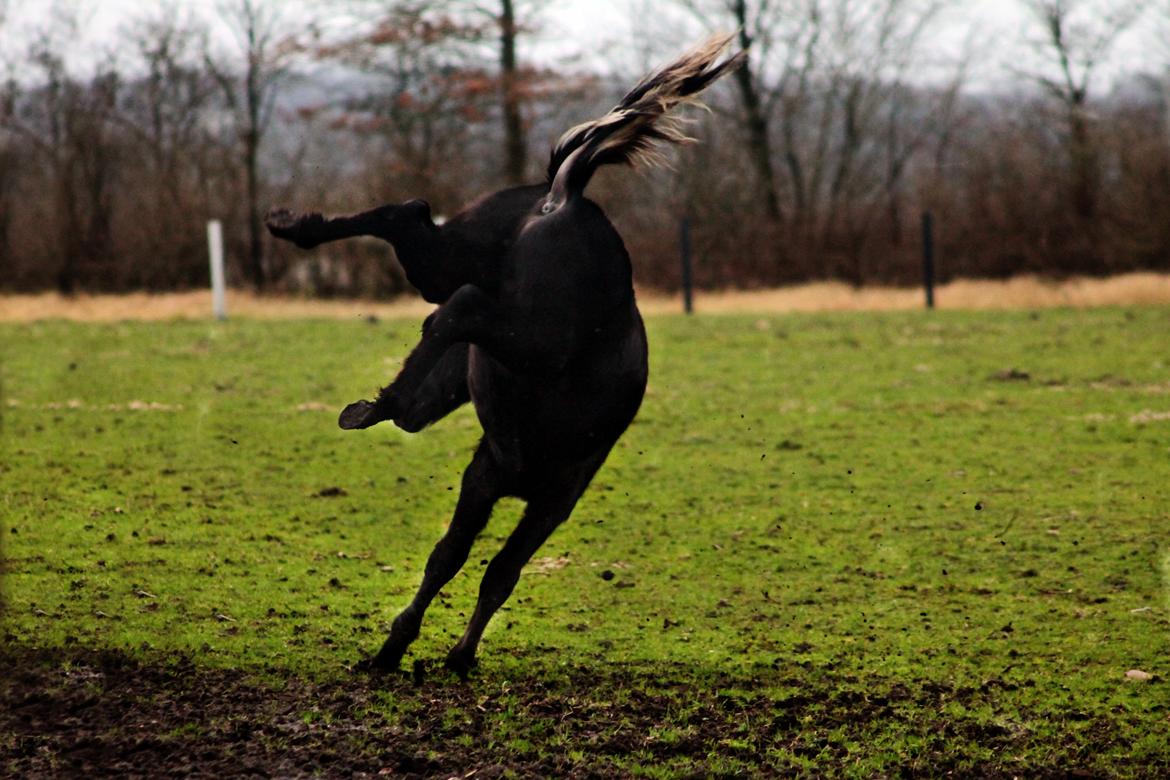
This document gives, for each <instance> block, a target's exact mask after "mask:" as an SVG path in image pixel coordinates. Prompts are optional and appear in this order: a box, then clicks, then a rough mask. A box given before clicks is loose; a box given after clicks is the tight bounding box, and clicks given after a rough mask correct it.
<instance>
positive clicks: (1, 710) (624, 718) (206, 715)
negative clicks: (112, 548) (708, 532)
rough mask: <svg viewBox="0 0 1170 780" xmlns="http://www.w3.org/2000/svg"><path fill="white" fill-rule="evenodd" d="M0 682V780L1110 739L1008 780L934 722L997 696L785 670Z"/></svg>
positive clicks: (782, 757) (934, 765) (176, 664)
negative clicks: (894, 739) (879, 741)
mask: <svg viewBox="0 0 1170 780" xmlns="http://www.w3.org/2000/svg"><path fill="white" fill-rule="evenodd" d="M0 663H3V665H4V668H5V669H6V670H8V672H7V673H6V674H5V675H4V677H3V680H0V775H4V776H10V777H29V776H57V777H73V776H98V775H109V774H113V775H119V776H135V775H137V776H151V777H158V776H184V777H198V776H214V777H238V776H278V777H304V776H310V775H314V776H326V777H336V776H347V777H349V776H355V777H370V776H394V777H434V776H438V777H452V776H459V777H466V776H474V777H476V778H480V777H499V776H521V777H538V776H539V777H592V776H607V777H609V776H628V775H630V774H632V773H634V772H635V771H637V770H638V768H642V770H643V771H644V770H645V769H646V768H649V767H655V766H656V767H658V768H659V769H660V770H661V769H662V768H663V767H670V768H672V770H677V772H678V773H680V774H684V775H688V774H689V775H694V774H698V775H707V774H710V773H712V772H714V773H715V774H720V773H728V772H730V773H732V774H737V773H740V772H747V773H748V774H765V775H771V774H778V773H779V774H787V773H791V772H792V771H798V772H803V773H807V772H808V771H809V768H810V766H815V767H817V771H816V772H815V774H820V775H824V774H827V775H835V774H841V773H843V772H845V771H846V770H847V768H848V767H850V766H851V765H855V762H856V759H857V758H858V756H857V755H856V751H857V750H858V746H859V741H860V740H864V739H865V738H866V737H867V736H872V735H874V734H876V733H878V732H881V731H884V730H888V729H890V728H891V726H892V727H893V729H894V731H895V732H898V733H901V734H903V735H913V736H914V739H915V744H916V745H917V746H918V748H917V750H916V752H915V754H914V755H905V756H901V757H895V756H889V757H888V761H887V762H885V765H884V766H882V767H881V773H882V774H886V773H889V774H894V775H901V776H939V775H941V774H945V773H946V772H948V771H952V772H958V773H960V774H965V775H968V776H970V775H975V776H981V777H986V776H991V777H996V776H1009V775H1018V774H1019V773H1020V772H1021V771H1022V772H1024V773H1025V774H1027V775H1028V776H1032V777H1037V776H1047V775H1052V776H1056V775H1064V774H1065V773H1066V772H1067V771H1069V770H1073V769H1076V767H1077V761H1076V758H1075V757H1076V756H1077V755H1078V754H1080V755H1085V754H1084V753H1081V752H1080V751H1081V750H1082V749H1083V748H1084V747H1085V746H1084V745H1082V744H1079V743H1080V741H1081V740H1082V739H1083V738H1084V737H1085V736H1086V734H1088V735H1089V736H1090V737H1091V738H1092V740H1093V741H1094V744H1095V746H1096V747H1097V748H1098V749H1101V748H1102V747H1104V746H1106V745H1108V744H1109V743H1110V741H1111V740H1115V739H1117V738H1118V737H1119V735H1118V734H1117V733H1116V732H1115V731H1114V730H1113V728H1111V724H1109V723H1108V722H1104V721H1103V722H1100V723H1091V724H1085V723H1080V724H1079V726H1078V729H1077V730H1076V731H1075V732H1073V731H1070V732H1069V739H1070V742H1069V744H1065V745H1055V744H1054V745H1049V746H1047V747H1046V752H1045V753H1044V754H1043V755H1046V756H1047V760H1046V761H1044V762H1042V763H1041V764H1036V763H1032V764H1030V765H1025V766H1021V765H1020V764H1019V763H1018V761H1019V756H1021V755H1025V754H1032V755H1036V753H1034V752H1033V749H1034V748H1035V745H1030V744H1029V742H1030V741H1031V738H1030V737H1029V735H1028V734H1027V733H1026V732H1025V731H1022V730H1018V729H1014V728H1013V727H1011V725H1010V724H1006V725H1005V723H1003V722H983V721H979V720H978V719H975V718H971V719H964V718H962V717H959V718H955V717H949V718H947V719H945V720H940V719H939V712H940V710H941V709H942V707H943V705H944V703H945V704H948V705H949V709H950V710H951V711H954V705H955V704H956V703H961V702H965V701H966V702H969V703H970V704H971V705H972V707H973V708H974V707H978V706H980V705H985V704H986V703H987V702H988V701H992V700H994V699H996V697H1000V696H1002V695H1004V693H1005V690H1009V689H1010V686H1008V685H1007V684H1006V683H1000V684H996V685H990V686H988V687H986V688H981V689H962V688H952V687H948V686H945V685H938V684H924V685H923V686H921V687H920V688H918V689H917V690H911V689H910V688H908V687H906V686H905V685H904V684H898V683H894V684H891V685H887V686H884V687H882V686H875V685H874V684H873V681H859V680H849V679H843V680H842V679H832V678H831V676H828V677H827V676H825V675H823V674H820V673H817V674H810V675H807V676H805V673H804V672H803V671H802V670H801V667H799V666H798V665H794V666H791V667H788V666H782V665H780V664H777V665H776V668H769V667H762V668H761V670H760V676H749V677H744V678H742V679H740V678H732V677H727V676H723V675H719V674H714V675H707V676H705V677H703V678H702V679H701V680H696V679H695V678H694V677H693V670H685V669H682V668H671V667H666V668H664V669H659V670H657V671H654V670H650V669H638V668H633V667H625V666H621V665H614V664H601V663H599V664H598V666H597V668H587V667H579V668H573V669H568V670H565V669H564V668H557V669H552V670H550V669H549V668H548V667H542V668H541V669H540V670H539V671H536V672H534V673H533V676H532V677H531V678H530V679H511V680H505V679H503V678H500V677H494V676H491V677H487V678H480V679H475V678H473V679H472V682H471V683H469V684H461V683H458V682H456V681H455V680H454V678H450V677H448V676H447V675H445V674H441V673H439V672H437V671H435V672H434V673H433V674H427V675H416V676H415V679H414V680H412V679H411V678H410V677H409V676H391V677H376V678H371V677H366V676H360V675H355V676H353V677H346V678H344V679H341V680H335V681H324V682H313V681H309V680H306V679H303V678H300V677H297V676H288V675H285V674H282V673H281V672H280V671H279V670H274V669H269V670H260V671H257V672H255V673H245V672H243V671H239V670H232V669H209V668H203V667H201V666H198V665H196V664H194V663H192V661H191V660H190V659H189V658H187V657H185V656H182V655H167V656H163V657H154V658H150V659H142V658H138V657H136V656H134V655H132V654H127V653H121V652H115V651H88V652H87V651H83V650H68V651H63V650H44V649H35V648H23V647H10V648H7V649H4V650H0ZM545 673H547V675H548V676H547V677H542V676H541V675H542V674H545ZM1086 726H1091V727H1092V728H1091V729H1086V728H1085V727H1086ZM861 744H864V743H861ZM988 756H994V758H991V759H989V758H988ZM1013 757H1014V758H1013ZM872 758H873V757H872V756H870V759H872ZM810 762H811V763H810ZM854 768H855V769H856V766H854ZM472 772H474V774H473V775H471V774H470V773H472ZM1089 773H1090V774H1093V773H1092V772H1091V771H1090V772H1089ZM1139 773H1141V770H1139Z"/></svg>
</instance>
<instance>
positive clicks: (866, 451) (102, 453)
mask: <svg viewBox="0 0 1170 780" xmlns="http://www.w3.org/2000/svg"><path fill="white" fill-rule="evenodd" d="M648 328H649V331H650V335H651V382H650V388H649V391H648V395H647V398H646V402H645V404H644V406H643V409H642V412H641V413H640V416H639V417H638V419H637V421H636V422H635V424H634V425H633V426H632V427H631V428H630V430H629V431H628V432H627V434H626V436H625V438H623V439H622V441H621V442H620V443H619V445H618V446H617V447H616V448H615V450H614V453H613V454H612V456H611V457H610V460H609V462H608V463H607V465H606V466H605V467H604V468H603V469H602V471H601V472H600V473H599V475H598V477H597V478H596V480H595V481H594V484H593V486H592V487H591V488H590V490H589V491H588V492H587V493H586V495H585V497H584V498H583V499H582V501H581V503H580V504H579V505H578V508H577V510H576V513H575V514H574V516H573V518H572V519H571V520H570V521H569V523H567V524H566V525H565V526H563V527H562V528H561V529H560V530H559V531H558V532H557V533H556V534H555V535H554V536H553V538H552V539H551V540H550V542H549V543H548V544H547V545H546V546H545V548H544V549H542V550H541V551H540V552H539V553H537V557H536V559H534V560H533V562H532V563H531V564H530V565H529V567H528V568H527V569H526V570H525V575H524V577H523V578H522V580H521V583H520V585H519V587H518V588H517V591H516V593H515V594H514V596H513V598H512V600H511V601H510V602H509V604H508V605H507V606H506V607H505V609H504V610H503V611H502V612H501V613H500V614H499V615H498V616H497V618H496V620H495V622H494V623H493V624H492V626H491V627H490V628H489V630H488V634H487V636H486V638H485V640H484V643H483V645H482V647H481V666H480V669H479V670H478V672H477V673H476V674H475V675H473V677H472V679H471V681H470V682H469V683H467V684H462V683H459V682H458V681H457V680H456V679H455V678H454V677H452V676H449V675H448V674H447V673H445V672H444V671H442V669H441V665H440V664H439V663H438V662H439V661H440V660H441V659H442V657H443V655H444V654H445V652H446V650H447V648H448V646H449V645H450V644H451V643H452V642H453V641H454V639H455V637H456V636H457V635H458V634H459V633H461V632H462V629H463V625H464V622H465V619H466V615H468V614H469V613H470V608H471V606H472V603H473V600H474V597H475V593H476V588H477V585H478V578H479V574H480V573H481V572H482V571H483V563H482V561H483V560H484V559H486V558H489V557H490V556H491V555H492V554H494V552H495V550H496V549H497V548H498V547H499V545H500V543H501V542H502V540H503V538H504V537H505V536H506V535H507V533H508V532H509V531H510V530H511V527H512V525H513V523H514V521H515V519H516V518H517V516H518V510H519V505H518V504H516V503H507V502H505V503H504V504H502V505H501V506H500V508H498V509H497V512H496V515H495V517H494V518H493V520H492V523H491V524H490V525H489V527H488V529H487V531H486V532H485V534H484V536H483V537H482V538H481V540H480V542H479V544H478V545H477V547H476V548H475V550H474V551H473V553H472V558H471V560H470V561H469V563H468V566H467V568H466V570H465V571H464V572H463V573H462V574H461V575H460V576H459V577H457V578H456V580H455V581H454V582H453V583H452V584H451V585H450V586H449V587H448V588H447V589H446V591H445V592H444V593H443V595H442V596H441V597H440V599H439V600H438V601H437V602H436V604H435V606H434V607H433V608H432V610H431V612H430V613H429V616H428V621H427V622H426V623H424V627H423V634H422V636H421V638H420V639H419V641H418V642H417V643H416V644H415V646H414V647H413V650H412V654H411V655H408V657H407V659H406V665H407V667H408V671H409V667H411V666H412V665H413V667H414V668H415V673H414V674H407V675H403V676H401V677H390V678H369V677H364V676H360V675H353V674H351V673H350V672H349V671H348V670H347V668H346V667H347V666H348V665H350V664H352V663H353V662H354V661H356V660H357V659H359V658H360V657H362V655H363V653H366V652H370V651H372V650H374V649H376V648H377V646H378V645H379V644H380V642H381V640H382V638H383V636H384V632H385V631H386V630H387V627H388V623H389V620H390V619H391V618H393V616H394V614H395V613H396V611H397V610H398V609H399V608H401V607H402V606H404V605H405V603H406V602H407V601H408V600H409V597H410V594H411V593H412V592H413V589H414V587H415V586H416V585H417V582H418V579H419V577H420V575H421V569H422V565H423V562H424V561H425V559H426V555H427V554H428V553H429V551H430V548H431V546H432V544H433V543H434V541H435V540H436V539H437V538H438V537H439V535H441V533H442V531H443V528H444V524H445V522H446V520H447V518H448V516H449V513H450V511H451V508H452V507H453V504H454V498H455V492H454V491H455V490H456V489H457V486H458V480H459V475H460V473H461V470H462V467H463V465H464V464H465V463H466V461H467V459H468V457H469V454H470V449H471V447H472V446H473V444H474V442H475V441H476V438H477V435H478V426H477V423H476V421H475V417H474V415H473V413H472V412H471V411H470V410H469V409H462V410H460V411H459V412H457V413H456V414H454V415H453V416H452V417H450V418H448V419H447V420H444V421H443V422H441V423H440V424H438V425H437V426H436V427H434V428H433V429H430V430H428V431H425V432H423V433H422V434H418V435H413V436H412V435H407V434H404V433H401V432H399V431H398V430H397V429H394V428H392V427H390V426H388V425H383V426H379V427H377V428H374V429H371V430H369V431H364V432H345V431H340V430H338V429H337V428H336V424H335V420H336V412H337V410H338V409H339V408H340V407H341V406H343V405H344V404H345V403H347V402H349V401H352V400H355V399H357V398H359V397H368V396H369V395H370V393H371V392H372V391H373V390H374V389H375V388H376V387H377V386H379V385H381V384H384V383H385V382H386V380H387V379H388V378H389V377H391V376H392V375H393V373H394V372H395V371H396V370H397V367H398V365H399V363H400V361H401V359H402V358H403V357H404V356H405V354H406V352H407V350H408V349H409V346H410V344H411V343H412V341H413V338H414V334H415V333H416V330H417V321H416V320H415V321H408V320H381V321H349V322H345V321H335V320H329V321H326V320H294V321H284V322H279V321H255V320H253V321H246V320H241V321H230V322H227V323H223V324H212V323H208V322H161V323H160V322H154V323H143V322H138V323H135V322H123V323H101V324H78V323H67V322H59V321H49V322H33V323H25V324H19V323H5V324H2V325H0V343H2V344H3V347H2V349H3V355H2V357H3V374H2V380H3V395H4V399H3V402H2V403H3V406H2V407H0V408H2V411H3V440H4V453H3V458H2V463H0V480H2V485H3V491H2V497H0V501H2V502H3V521H2V523H0V532H2V535H3V541H2V545H3V547H2V554H3V558H4V585H3V588H4V599H5V602H6V611H5V614H4V616H3V625H2V627H0V632H2V635H3V639H4V644H3V649H0V663H2V664H3V666H4V668H5V669H6V670H7V671H5V673H4V674H3V675H0V774H6V775H14V776H19V775H25V774H30V773H32V774H37V773H40V774H77V773H93V772H100V771H107V772H119V773H122V772H139V773H148V774H154V773H157V772H173V773H183V772H187V771H194V772H196V773H205V774H220V775H223V774H235V773H237V772H248V771H252V772H265V773H271V774H277V775H285V776H287V775H293V776H296V775H304V774H313V773H320V774H324V775H341V774H345V775H349V774H359V775H361V774H371V775H372V774H377V773H379V772H383V773H387V772H389V773H393V774H397V775H411V774H415V775H426V776H431V775H439V776H452V775H458V776H466V775H467V774H468V773H469V772H471V771H473V770H475V771H476V774H475V775H474V776H475V777H491V776H500V775H504V776H509V775H520V776H578V775H579V776H588V775H645V776H651V777H669V776H678V775H700V776H709V775H742V774H757V775H758V774H785V775H789V774H801V773H803V774H809V775H842V776H860V777H869V776H892V775H920V776H939V775H941V774H943V773H945V772H948V771H950V772H954V773H956V774H959V775H963V776H971V775H978V776H1009V775H1016V776H1029V777H1035V776H1046V775H1051V776H1057V775H1063V774H1064V773H1066V772H1069V771H1080V772H1081V773H1084V774H1088V775H1101V776H1122V777H1124V776H1150V777H1152V776H1165V775H1166V773H1168V772H1170V692H1168V689H1167V675H1168V674H1170V671H1168V668H1167V662H1168V659H1170V631H1168V629H1170V621H1168V614H1170V612H1168V610H1170V599H1168V594H1170V590H1168V584H1170V544H1168V542H1170V308H1166V307H1133V308H1100V309H1082V310H1069V309H1052V310H1045V311H1042V312H1022V311H1021V312H1008V311H993V312H935V313H931V314H928V313H922V312H884V313H841V314H786V315H769V316H766V317H760V316H754V315H753V316H748V315H740V316H699V317H694V318H683V317H677V316H659V317H654V318H651V319H650V321H649V322H648ZM603 575H604V576H603ZM610 575H613V576H610ZM416 660H417V661H418V663H417V664H416V663H415V661H416Z"/></svg>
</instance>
